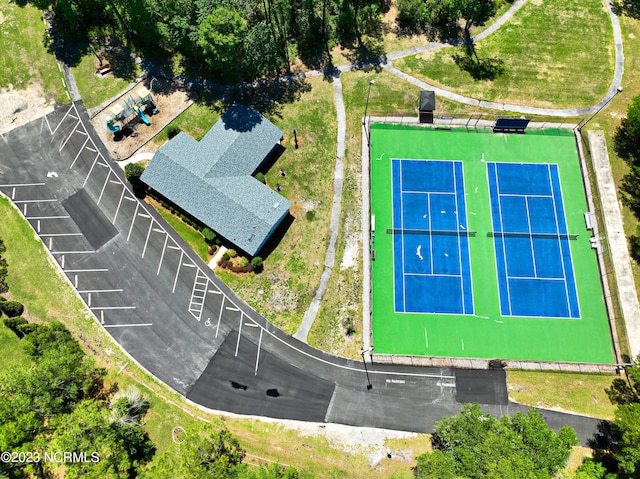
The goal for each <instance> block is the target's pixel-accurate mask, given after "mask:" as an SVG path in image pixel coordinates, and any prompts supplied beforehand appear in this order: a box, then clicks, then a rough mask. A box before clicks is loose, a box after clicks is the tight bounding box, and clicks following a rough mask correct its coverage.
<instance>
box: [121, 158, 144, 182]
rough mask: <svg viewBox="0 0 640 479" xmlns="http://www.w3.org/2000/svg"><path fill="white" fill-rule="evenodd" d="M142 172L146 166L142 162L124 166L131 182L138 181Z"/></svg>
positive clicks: (125, 173)
mask: <svg viewBox="0 0 640 479" xmlns="http://www.w3.org/2000/svg"><path fill="white" fill-rule="evenodd" d="M142 173H144V166H142V165H141V164H140V163H129V164H128V165H126V166H125V167H124V177H125V178H126V179H127V181H128V182H129V183H131V184H135V183H138V182H139V181H140V177H141V176H142Z"/></svg>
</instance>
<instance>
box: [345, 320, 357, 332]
mask: <svg viewBox="0 0 640 479" xmlns="http://www.w3.org/2000/svg"><path fill="white" fill-rule="evenodd" d="M342 325H343V326H344V330H345V334H346V335H347V336H351V335H352V334H353V333H355V332H356V326H355V324H354V323H353V318H346V319H345V320H344V321H343V322H342Z"/></svg>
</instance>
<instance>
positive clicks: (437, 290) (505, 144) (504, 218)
mask: <svg viewBox="0 0 640 479" xmlns="http://www.w3.org/2000/svg"><path fill="white" fill-rule="evenodd" d="M370 140H371V161H370V167H371V172H370V174H371V178H370V181H371V206H370V213H371V215H372V217H373V221H372V232H371V249H372V252H371V257H372V261H371V280H372V283H371V310H372V315H371V325H372V334H373V345H374V347H375V350H376V352H377V353H380V354H409V355H422V356H447V357H471V358H504V359H523V360H540V361H574V362H596V363H611V362H612V361H613V348H612V344H611V336H610V331H609V325H608V318H607V314H606V309H605V304H604V297H603V293H602V287H601V282H600V276H599V270H598V266H597V261H596V254H595V252H594V250H592V249H591V244H590V241H589V238H590V232H589V231H587V230H586V226H585V223H584V212H585V211H586V208H587V206H586V199H585V196H584V184H583V182H582V174H581V171H580V165H579V160H578V156H577V151H576V144H575V138H574V137H573V135H572V134H570V133H569V134H565V135H563V134H558V132H556V135H541V134H535V133H533V134H532V133H530V132H527V133H526V134H521V135H509V134H505V133H492V132H483V131H479V132H467V131H466V130H456V129H452V130H449V131H443V130H435V129H433V128H429V127H427V128H425V127H421V126H414V125H391V124H375V123H374V124H373V125H371V135H370Z"/></svg>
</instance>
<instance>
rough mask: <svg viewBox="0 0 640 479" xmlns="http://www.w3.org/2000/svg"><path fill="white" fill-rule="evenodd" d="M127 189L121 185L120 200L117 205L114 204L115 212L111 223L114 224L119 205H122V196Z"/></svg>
mask: <svg viewBox="0 0 640 479" xmlns="http://www.w3.org/2000/svg"><path fill="white" fill-rule="evenodd" d="M125 191H127V188H126V187H125V186H124V185H122V193H121V194H120V200H119V201H118V206H116V214H115V215H113V220H112V221H111V224H112V225H115V224H116V218H117V217H118V213H120V206H121V205H122V198H124V192H125Z"/></svg>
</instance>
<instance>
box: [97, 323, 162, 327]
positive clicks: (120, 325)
mask: <svg viewBox="0 0 640 479" xmlns="http://www.w3.org/2000/svg"><path fill="white" fill-rule="evenodd" d="M143 326H153V324H152V323H134V324H105V325H104V327H105V328H139V327H143Z"/></svg>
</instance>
